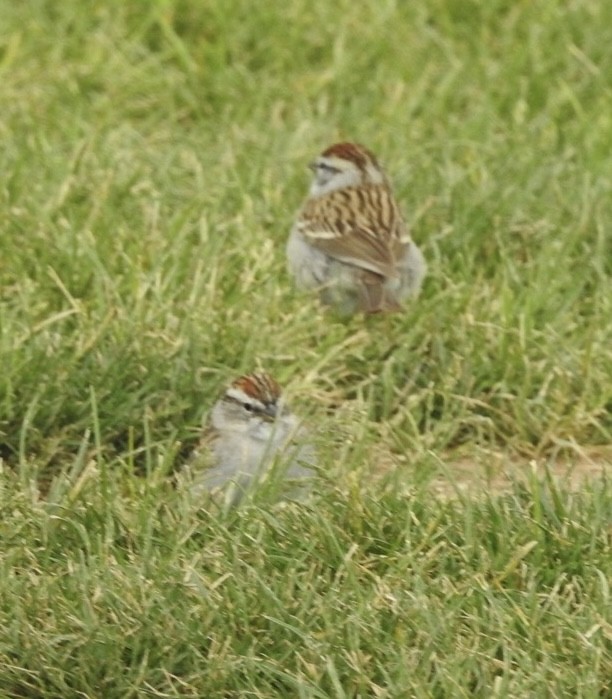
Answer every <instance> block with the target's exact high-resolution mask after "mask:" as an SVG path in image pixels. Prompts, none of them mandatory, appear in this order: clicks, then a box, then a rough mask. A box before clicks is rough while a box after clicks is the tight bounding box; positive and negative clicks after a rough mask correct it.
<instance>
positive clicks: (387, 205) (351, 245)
mask: <svg viewBox="0 0 612 699" xmlns="http://www.w3.org/2000/svg"><path fill="white" fill-rule="evenodd" d="M299 230H300V232H301V233H302V235H303V236H304V237H305V238H306V240H307V241H308V242H309V243H310V244H311V245H312V246H313V247H315V248H318V249H319V250H321V251H322V252H324V253H325V254H327V255H329V256H330V257H332V258H333V259H336V260H339V261H340V262H344V263H345V264H349V265H352V266H354V267H357V268H359V269H362V270H365V271H367V272H373V273H374V274H376V275H380V276H381V277H383V278H390V277H394V276H396V275H397V271H396V269H395V267H396V262H397V258H398V256H399V254H400V252H401V250H402V249H403V248H405V245H406V244H407V243H408V242H409V237H408V230H407V228H406V224H405V223H404V221H403V219H402V216H401V213H400V211H399V208H398V206H397V203H396V201H395V199H394V198H393V194H392V193H391V191H390V190H389V188H388V187H386V186H385V185H375V184H369V185H362V186H360V187H348V188H346V189H341V190H338V191H335V192H331V193H330V194H327V195H325V196H322V197H317V198H314V199H310V200H308V201H307V202H306V204H305V205H304V208H303V209H302V212H301V216H300V223H299Z"/></svg>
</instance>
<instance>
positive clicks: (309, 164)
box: [308, 160, 317, 172]
mask: <svg viewBox="0 0 612 699" xmlns="http://www.w3.org/2000/svg"><path fill="white" fill-rule="evenodd" d="M308 169H309V170H312V172H316V171H317V164H316V162H315V161H314V160H313V161H312V162H311V163H308Z"/></svg>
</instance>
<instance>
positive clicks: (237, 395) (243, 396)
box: [225, 386, 265, 410]
mask: <svg viewBox="0 0 612 699" xmlns="http://www.w3.org/2000/svg"><path fill="white" fill-rule="evenodd" d="M225 395H226V396H227V397H228V398H232V399H233V400H235V401H238V403H248V404H249V405H255V406H257V407H259V408H260V409H261V410H263V409H264V407H265V406H264V404H263V403H262V402H261V401H259V400H257V398H253V396H249V395H248V394H247V393H245V392H244V391H243V390H242V389H240V388H235V387H234V386H230V388H228V389H227V391H226V392H225Z"/></svg>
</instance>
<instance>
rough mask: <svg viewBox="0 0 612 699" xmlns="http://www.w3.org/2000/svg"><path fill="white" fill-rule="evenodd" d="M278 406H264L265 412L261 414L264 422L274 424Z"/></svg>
mask: <svg viewBox="0 0 612 699" xmlns="http://www.w3.org/2000/svg"><path fill="white" fill-rule="evenodd" d="M277 409H278V406H277V405H276V403H268V404H267V405H266V406H265V410H264V412H263V413H262V417H263V419H264V420H265V421H266V422H274V420H275V419H276V413H277Z"/></svg>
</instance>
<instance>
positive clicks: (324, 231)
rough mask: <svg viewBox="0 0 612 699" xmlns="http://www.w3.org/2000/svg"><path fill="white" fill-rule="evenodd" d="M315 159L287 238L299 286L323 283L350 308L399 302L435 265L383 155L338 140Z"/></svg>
mask: <svg viewBox="0 0 612 699" xmlns="http://www.w3.org/2000/svg"><path fill="white" fill-rule="evenodd" d="M309 167H310V168H311V169H312V170H313V172H314V180H313V182H312V184H311V187H310V193H309V197H308V198H307V199H306V202H305V203H304V205H303V206H302V209H301V211H300V212H299V214H298V217H297V220H296V222H295V223H294V225H293V228H292V229H291V234H290V236H289V241H288V243H287V259H288V262H289V270H290V272H291V274H292V275H293V276H294V277H295V280H296V283H297V285H298V287H300V288H303V289H314V288H317V289H319V290H320V295H321V300H322V301H323V303H326V304H330V305H335V306H337V307H338V308H339V310H340V312H342V313H345V314H350V313H354V312H355V311H362V312H364V313H376V312H379V311H395V310H399V309H400V301H402V300H403V299H404V298H406V297H407V296H409V295H411V294H417V293H418V291H419V289H420V287H421V283H422V281H423V277H424V276H425V272H426V271H427V265H426V263H425V259H424V258H423V255H422V253H421V251H420V250H419V248H418V247H417V246H416V245H415V243H414V242H413V241H412V239H411V238H410V234H409V232H408V228H407V226H406V224H405V223H404V220H403V218H402V215H401V212H400V210H399V206H398V204H397V202H396V200H395V197H394V196H393V192H392V190H391V185H390V184H389V181H388V179H387V176H386V175H385V173H384V171H383V170H382V168H381V167H380V165H379V164H378V161H377V160H376V158H375V157H374V155H373V154H372V153H371V152H370V151H369V150H368V149H367V148H364V147H363V146H360V145H357V144H354V143H336V144H335V145H333V146H330V147H329V148H327V150H325V151H323V153H321V155H320V156H319V157H318V158H316V159H315V160H314V162H312V163H311V164H310V166H309Z"/></svg>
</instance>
